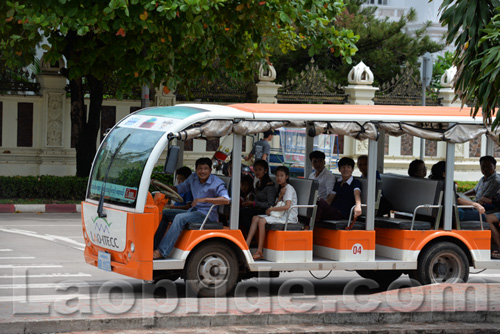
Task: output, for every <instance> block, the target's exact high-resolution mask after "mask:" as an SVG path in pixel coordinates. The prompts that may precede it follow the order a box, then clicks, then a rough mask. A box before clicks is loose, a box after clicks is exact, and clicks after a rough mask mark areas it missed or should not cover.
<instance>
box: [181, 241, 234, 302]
mask: <svg viewBox="0 0 500 334" xmlns="http://www.w3.org/2000/svg"><path fill="white" fill-rule="evenodd" d="M238 278H239V267H238V260H237V257H236V254H234V251H233V250H232V249H231V248H230V247H229V246H228V245H226V244H224V243H222V242H211V243H207V244H204V245H201V246H200V247H198V248H196V249H195V250H194V251H193V253H192V254H190V256H189V258H188V260H187V263H186V266H185V269H184V279H185V280H186V285H187V287H188V289H189V290H190V291H192V292H194V293H196V292H197V293H196V294H197V296H199V297H224V296H226V295H228V294H229V293H231V292H232V291H233V289H234V287H235V286H236V283H237V282H238Z"/></svg>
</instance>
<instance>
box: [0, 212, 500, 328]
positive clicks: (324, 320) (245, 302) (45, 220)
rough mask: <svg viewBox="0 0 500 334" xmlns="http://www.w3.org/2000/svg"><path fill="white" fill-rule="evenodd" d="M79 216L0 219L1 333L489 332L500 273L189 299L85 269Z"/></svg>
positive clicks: (282, 281) (261, 283) (309, 285)
mask: <svg viewBox="0 0 500 334" xmlns="http://www.w3.org/2000/svg"><path fill="white" fill-rule="evenodd" d="M80 219H81V217H80V214H78V213H74V214H69V213H58V214H51V213H43V214H28V213H26V214H12V213H6V214H1V215H0V333H51V332H73V333H78V332H82V331H87V332H89V333H93V332H94V333H98V332H101V331H109V333H117V332H120V333H126V334H133V333H166V332H168V333H187V332H190V333H192V332H193V331H196V332H199V333H236V332H238V333H282V332H283V333H284V332H286V333H417V332H422V331H424V332H428V331H431V332H434V333H456V332H459V333H472V332H475V333H479V332H481V333H493V332H499V331H498V330H497V328H500V312H499V310H500V270H487V271H484V272H478V271H476V270H474V269H471V271H472V272H473V273H475V274H471V277H470V280H469V283H464V284H454V285H444V284H443V285H432V286H424V287H414V288H405V287H404V286H406V285H407V284H408V278H407V277H402V278H401V279H399V280H398V281H396V284H397V285H400V286H402V288H400V289H394V290H389V291H386V292H380V291H379V290H376V289H369V285H370V284H371V283H370V282H367V281H366V280H362V279H361V278H360V277H359V276H358V275H357V274H356V273H354V272H346V271H335V272H332V273H330V274H329V273H328V272H314V273H312V274H314V275H315V276H316V277H318V278H321V277H323V276H325V275H326V274H329V276H328V277H326V278H324V279H317V278H314V277H312V276H311V275H310V274H309V273H308V272H295V273H283V274H282V275H280V277H279V278H273V279H270V278H259V279H256V278H254V279H250V280H245V281H242V282H241V283H240V284H238V286H237V288H236V291H235V293H234V295H233V296H230V297H227V298H192V297H191V295H190V293H189V292H186V290H185V284H184V282H183V281H182V280H177V281H175V282H174V283H172V282H170V281H164V282H160V283H157V284H156V285H154V284H147V283H144V282H142V281H139V280H134V279H129V278H127V277H124V276H120V275H117V274H113V273H108V272H105V271H102V270H99V269H97V268H94V267H91V266H89V265H87V264H85V263H84V260H83V256H82V251H83V247H84V245H83V237H82V235H81V220H80Z"/></svg>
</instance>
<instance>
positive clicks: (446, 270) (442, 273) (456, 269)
mask: <svg viewBox="0 0 500 334" xmlns="http://www.w3.org/2000/svg"><path fill="white" fill-rule="evenodd" d="M461 271H462V268H461V265H460V261H459V260H458V258H457V257H456V256H455V255H454V254H441V255H440V256H438V257H437V258H436V259H435V261H434V264H433V266H432V276H433V277H432V280H433V281H434V282H437V283H445V282H448V283H451V282H454V281H456V280H458V279H459V278H460V277H461Z"/></svg>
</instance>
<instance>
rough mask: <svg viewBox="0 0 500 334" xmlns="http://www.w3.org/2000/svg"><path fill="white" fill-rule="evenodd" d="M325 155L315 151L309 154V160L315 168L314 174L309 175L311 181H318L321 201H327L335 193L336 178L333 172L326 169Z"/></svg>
mask: <svg viewBox="0 0 500 334" xmlns="http://www.w3.org/2000/svg"><path fill="white" fill-rule="evenodd" d="M325 158H326V156H325V153H323V152H321V151H313V152H311V153H310V154H309V159H310V160H311V164H312V166H313V168H314V172H312V173H311V175H309V179H310V180H318V183H319V188H318V195H319V198H320V199H324V200H326V199H327V198H328V195H330V194H331V193H332V191H333V186H334V185H335V177H334V176H333V174H332V172H330V171H329V170H328V169H327V168H325Z"/></svg>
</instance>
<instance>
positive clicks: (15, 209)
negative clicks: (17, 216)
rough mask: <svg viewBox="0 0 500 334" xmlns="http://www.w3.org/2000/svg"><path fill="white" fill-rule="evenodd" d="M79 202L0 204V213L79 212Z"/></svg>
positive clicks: (80, 209)
mask: <svg viewBox="0 0 500 334" xmlns="http://www.w3.org/2000/svg"><path fill="white" fill-rule="evenodd" d="M80 212H82V205H81V204H0V213H80Z"/></svg>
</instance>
